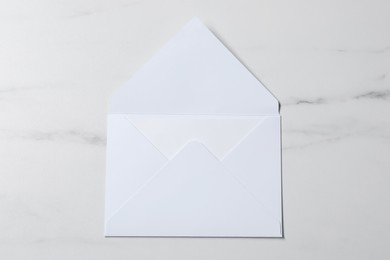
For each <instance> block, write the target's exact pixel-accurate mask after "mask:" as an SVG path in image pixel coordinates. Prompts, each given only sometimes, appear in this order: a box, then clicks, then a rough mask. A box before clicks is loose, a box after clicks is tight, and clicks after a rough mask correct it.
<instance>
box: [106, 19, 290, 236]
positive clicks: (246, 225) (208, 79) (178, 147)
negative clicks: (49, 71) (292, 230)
mask: <svg viewBox="0 0 390 260" xmlns="http://www.w3.org/2000/svg"><path fill="white" fill-rule="evenodd" d="M107 125H108V131H107V164H106V167H107V169H106V194H105V199H106V202H105V203H106V206H105V236H140V237H144V236H146V237H149V236H151V237H155V236H157V237H161V236H162V237H165V236H167V237H171V236H172V237H282V235H283V230H282V203H281V199H282V198H281V193H282V191H281V143H280V114H279V104H278V101H277V100H276V99H275V97H274V96H273V95H272V94H271V93H270V92H269V91H268V90H267V89H266V88H265V87H264V86H263V85H262V84H261V83H260V82H259V81H258V80H257V79H256V78H255V77H254V76H253V75H252V74H251V73H250V72H249V71H248V70H247V69H246V68H245V67H244V66H243V65H242V64H241V63H240V62H239V61H238V60H237V59H236V58H235V57H234V56H233V55H232V53H230V52H229V51H228V49H227V48H226V47H225V46H224V45H223V44H222V43H221V42H220V41H219V40H218V39H217V38H216V37H215V36H214V35H213V34H212V33H211V32H210V31H209V30H208V29H207V28H206V27H205V26H204V25H203V24H202V23H201V22H200V21H199V20H198V19H196V18H194V19H192V20H191V21H190V22H189V23H187V24H186V25H185V26H184V27H183V28H182V29H181V30H180V31H179V32H178V33H177V34H176V35H175V36H174V37H173V39H171V40H170V41H169V42H168V43H167V44H166V45H165V46H164V47H163V48H162V49H161V50H160V51H159V52H158V53H157V54H156V55H155V56H154V57H153V58H152V59H151V60H150V61H149V62H148V63H147V64H145V65H144V66H143V67H142V68H141V69H140V70H139V71H138V72H136V73H135V75H133V77H132V78H131V79H130V80H129V81H128V82H127V83H126V84H125V85H124V86H122V87H121V88H119V89H118V90H117V91H116V92H115V93H114V94H113V95H112V97H111V98H110V101H109V113H108V122H107Z"/></svg>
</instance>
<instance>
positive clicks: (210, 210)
mask: <svg viewBox="0 0 390 260" xmlns="http://www.w3.org/2000/svg"><path fill="white" fill-rule="evenodd" d="M167 234H169V235H170V236H226V237H228V236H244V237H258V236H266V237H274V236H280V235H281V227H280V222H279V220H278V219H277V218H273V217H272V216H270V215H269V214H267V212H266V210H264V209H263V208H262V205H260V204H259V203H258V202H257V200H256V199H254V198H253V196H252V195H251V194H250V193H249V192H248V191H247V190H246V189H245V188H243V187H242V186H241V185H240V183H239V182H237V181H236V180H235V178H234V177H232V176H231V175H230V173H229V172H228V171H226V169H225V168H224V167H223V166H222V164H221V162H220V161H219V160H218V159H217V158H215V157H214V156H213V155H212V154H211V153H210V152H209V151H208V150H207V149H206V147H204V146H203V145H202V144H200V143H198V142H191V143H189V144H187V145H186V146H185V147H184V148H183V149H182V150H181V151H180V152H179V153H178V155H177V156H176V157H175V158H174V159H172V160H171V161H169V163H167V165H166V166H165V167H163V168H162V169H161V170H160V171H159V172H158V173H157V174H156V175H155V177H154V178H153V179H151V180H150V181H149V183H147V184H146V185H144V186H143V188H142V189H140V190H139V191H138V192H137V193H135V194H134V195H133V196H132V197H131V198H130V199H129V200H128V201H127V203H125V204H124V205H123V207H122V208H121V209H120V210H119V211H118V212H117V213H116V214H115V215H114V216H113V217H112V218H110V219H109V220H108V222H107V223H106V235H115V236H166V235H167Z"/></svg>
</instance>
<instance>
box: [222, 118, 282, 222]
mask: <svg viewBox="0 0 390 260" xmlns="http://www.w3.org/2000/svg"><path fill="white" fill-rule="evenodd" d="M222 164H223V165H224V166H225V167H226V168H227V169H228V170H229V171H230V172H231V173H232V174H233V175H234V176H235V177H236V178H237V179H238V180H240V182H242V183H243V185H244V186H245V187H247V188H248V189H249V190H250V192H251V193H252V194H253V195H254V196H255V198H256V199H257V200H258V201H260V202H261V204H262V205H263V206H264V207H265V208H266V209H267V211H268V212H270V214H271V215H273V216H275V217H276V218H277V219H279V221H280V222H282V213H281V203H282V202H281V195H282V191H281V143H280V117H279V116H272V117H268V118H267V119H265V120H264V121H263V122H262V124H260V125H259V126H258V127H257V128H256V129H254V130H253V131H252V132H251V134H250V135H248V136H247V137H246V138H245V139H244V140H243V141H242V142H241V143H240V144H239V145H238V146H237V147H235V149H234V150H232V151H231V152H230V153H229V154H228V155H227V156H226V157H225V158H224V159H223V160H222Z"/></svg>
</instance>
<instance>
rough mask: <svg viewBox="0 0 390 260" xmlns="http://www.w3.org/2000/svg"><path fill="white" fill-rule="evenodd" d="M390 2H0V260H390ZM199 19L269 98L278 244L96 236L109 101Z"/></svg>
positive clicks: (100, 231) (100, 226) (100, 215)
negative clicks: (274, 107)
mask: <svg viewBox="0 0 390 260" xmlns="http://www.w3.org/2000/svg"><path fill="white" fill-rule="evenodd" d="M389 14H390V2H389V1H385V0H384V1H372V0H357V1H346V0H339V1H308V0H307V1H304V0H299V1H288V0H286V1H271V0H269V1H265V0H257V1H222V0H220V1H197V0H188V1H162V0H155V1H152V0H150V1H121V0H99V1H97V0H94V1H93V0H78V1H76V0H69V1H64V0H30V1H23V0H13V1H6V0H1V1H0V256H1V259H262V258H264V259H388V258H389V257H390V249H389V246H388V245H389V243H390V239H389V237H390V236H389V232H390V224H389V219H390V207H389V197H390V189H389V186H390V116H389V111H390V15H389ZM192 16H198V17H199V18H200V19H201V20H203V21H204V22H205V23H206V24H207V25H208V26H209V27H210V28H211V29H212V30H213V31H214V32H215V33H216V34H217V35H218V37H220V39H221V40H222V41H223V42H224V43H225V44H226V45H227V46H228V47H229V48H230V49H231V50H232V51H233V52H234V53H235V54H236V55H237V56H238V57H239V58H240V59H241V60H242V62H243V63H244V64H245V65H246V66H247V67H248V68H249V69H250V70H251V71H252V72H253V73H254V74H255V75H256V76H257V77H258V78H260V79H261V80H262V82H263V83H264V84H265V85H266V86H267V87H268V88H269V89H270V90H271V91H272V93H274V94H275V96H276V97H277V98H278V99H279V100H280V102H281V114H282V117H283V189H284V223H285V239H195V238H193V239H191V238H187V239H180V238H176V239H164V238H155V239H147V238H139V239H136V238H109V239H107V238H104V237H103V198H104V174H105V173H104V167H105V133H106V132H105V127H106V123H105V119H106V108H107V99H108V97H109V95H110V93H111V92H112V91H113V90H114V89H115V88H117V87H118V86H119V85H121V84H122V83H123V82H124V81H126V80H127V79H128V78H129V77H130V76H131V75H132V74H133V73H134V72H135V70H136V69H137V68H139V67H140V66H142V64H144V63H145V62H146V61H147V60H148V58H150V57H151V56H152V54H153V53H154V52H156V50H158V48H159V47H161V46H162V44H163V43H164V42H165V41H166V40H168V39H169V38H170V37H171V36H172V35H173V34H174V33H175V32H176V31H177V30H178V29H179V28H180V27H181V26H182V25H183V24H184V23H185V22H186V21H187V20H189V19H190V18H191V17H192Z"/></svg>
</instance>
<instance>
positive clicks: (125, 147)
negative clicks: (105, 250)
mask: <svg viewBox="0 0 390 260" xmlns="http://www.w3.org/2000/svg"><path fill="white" fill-rule="evenodd" d="M166 162H167V159H166V158H165V157H164V155H162V154H161V153H160V152H159V151H158V150H157V149H156V148H155V147H154V146H153V145H152V144H151V143H150V142H149V141H148V140H147V139H146V138H145V137H144V136H142V134H141V133H140V132H139V131H138V130H137V129H136V128H135V127H134V126H133V125H132V124H131V123H130V122H129V121H128V120H127V119H126V117H125V116H123V115H109V116H108V132H107V163H106V167H107V174H106V207H105V212H106V219H108V218H109V217H110V216H112V215H113V214H114V213H115V212H116V211H117V210H118V209H119V208H120V207H121V206H122V205H123V203H125V202H126V200H127V199H128V198H129V196H131V195H132V194H133V193H134V192H135V191H136V190H137V189H139V188H140V187H141V186H142V184H144V183H145V182H146V181H147V180H148V179H149V178H150V177H151V176H152V175H153V174H154V173H155V172H156V171H157V170H158V169H160V168H161V167H162V166H163V165H164V164H165V163H166Z"/></svg>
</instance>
